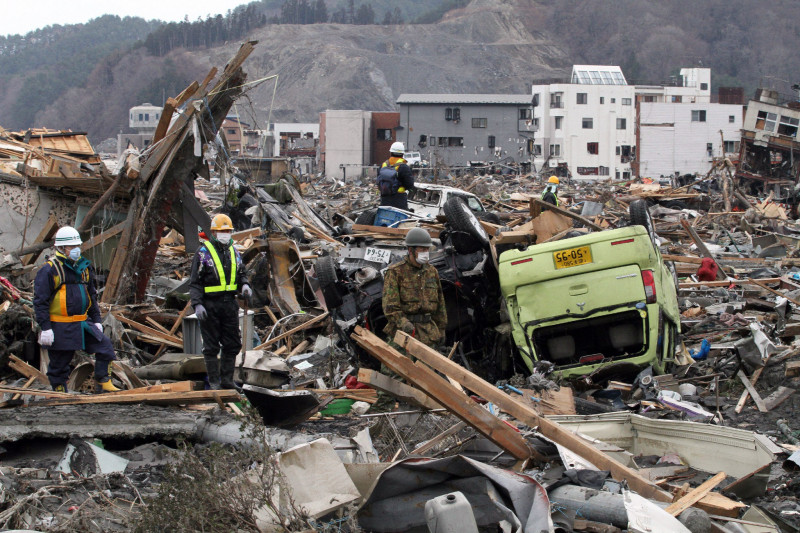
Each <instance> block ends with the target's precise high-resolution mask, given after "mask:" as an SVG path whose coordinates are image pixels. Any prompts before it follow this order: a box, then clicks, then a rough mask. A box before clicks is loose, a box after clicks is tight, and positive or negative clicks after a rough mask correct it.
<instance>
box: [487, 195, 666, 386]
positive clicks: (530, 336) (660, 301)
mask: <svg viewBox="0 0 800 533" xmlns="http://www.w3.org/2000/svg"><path fill="white" fill-rule="evenodd" d="M631 219H632V223H633V224H635V225H631V226H628V227H624V228H620V229H613V230H606V231H599V232H594V233H588V234H585V235H582V236H579V237H573V238H569V239H563V240H559V241H554V242H549V243H544V244H537V245H531V246H528V247H527V248H526V249H524V250H508V251H505V252H503V253H502V254H501V255H500V257H499V277H500V287H501V291H502V294H503V297H504V298H505V301H506V305H507V307H508V311H509V315H510V319H511V325H512V335H513V338H514V342H515V344H516V345H517V348H518V349H519V351H520V354H521V356H522V359H523V360H524V362H525V364H526V366H527V367H528V369H529V370H531V371H533V369H534V365H535V363H536V362H537V361H550V362H552V363H553V364H555V367H556V372H557V373H558V374H560V375H561V377H564V378H574V377H578V376H584V375H587V374H591V373H593V372H595V371H597V370H598V369H600V368H602V367H607V366H610V365H614V364H618V363H621V362H624V363H627V364H633V365H637V366H642V367H644V366H647V365H653V367H654V370H655V371H656V372H657V373H662V372H663V371H664V365H665V364H666V363H668V362H670V361H672V360H673V359H674V354H675V346H676V343H677V342H678V335H679V333H680V315H679V311H678V299H677V293H676V281H677V278H676V276H675V275H674V270H671V269H670V268H669V267H668V266H667V265H665V264H664V262H663V260H662V258H661V253H660V251H659V249H658V246H657V245H656V244H655V243H656V237H655V233H654V231H653V224H652V220H651V219H650V216H649V213H648V211H647V205H646V203H645V202H644V201H643V200H637V201H635V202H633V203H631Z"/></svg>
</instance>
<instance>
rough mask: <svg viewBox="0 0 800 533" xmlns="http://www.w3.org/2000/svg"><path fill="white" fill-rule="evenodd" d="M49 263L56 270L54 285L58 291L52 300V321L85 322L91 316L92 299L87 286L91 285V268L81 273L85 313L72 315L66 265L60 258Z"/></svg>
mask: <svg viewBox="0 0 800 533" xmlns="http://www.w3.org/2000/svg"><path fill="white" fill-rule="evenodd" d="M47 264H48V265H50V266H51V267H52V268H53V269H54V270H55V271H56V273H55V274H54V275H53V285H54V286H55V288H56V292H55V294H54V295H53V299H52V300H50V321H51V322H84V321H85V320H86V319H87V318H89V308H90V307H91V306H92V300H91V298H90V297H89V290H88V288H87V287H88V285H89V269H88V268H86V269H85V270H84V271H83V272H82V273H81V279H82V281H83V283H82V284H83V298H84V301H85V302H86V309H84V311H83V314H80V315H70V314H69V313H68V312H67V284H66V283H65V282H64V279H65V278H64V266H63V265H62V264H61V261H58V260H50V261H47Z"/></svg>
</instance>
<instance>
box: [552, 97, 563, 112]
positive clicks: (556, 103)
mask: <svg viewBox="0 0 800 533" xmlns="http://www.w3.org/2000/svg"><path fill="white" fill-rule="evenodd" d="M561 94H562V93H553V94H551V95H550V109H561V108H563V107H564V102H562V101H561Z"/></svg>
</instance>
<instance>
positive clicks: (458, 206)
mask: <svg viewBox="0 0 800 533" xmlns="http://www.w3.org/2000/svg"><path fill="white" fill-rule="evenodd" d="M443 209H444V215H445V216H446V217H447V222H448V223H449V224H450V226H451V227H452V228H453V236H452V237H453V246H455V247H456V250H457V251H458V252H460V253H472V252H477V251H478V250H480V249H482V248H486V247H487V246H489V234H488V233H486V230H485V229H483V226H481V223H480V220H478V218H477V217H476V216H475V213H473V212H472V210H471V209H470V208H469V207H468V206H467V204H466V203H464V201H463V200H462V199H461V198H459V197H457V196H454V197H452V198H450V199H449V200H447V201H446V202H445V203H444V207H443ZM458 232H461V233H462V234H464V233H465V234H466V235H462V236H460V237H458ZM457 237H458V238H457ZM465 237H469V238H465Z"/></svg>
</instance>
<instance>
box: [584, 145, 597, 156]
mask: <svg viewBox="0 0 800 533" xmlns="http://www.w3.org/2000/svg"><path fill="white" fill-rule="evenodd" d="M586 151H587V152H589V153H590V154H594V155H597V154H598V153H600V144H599V143H586Z"/></svg>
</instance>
